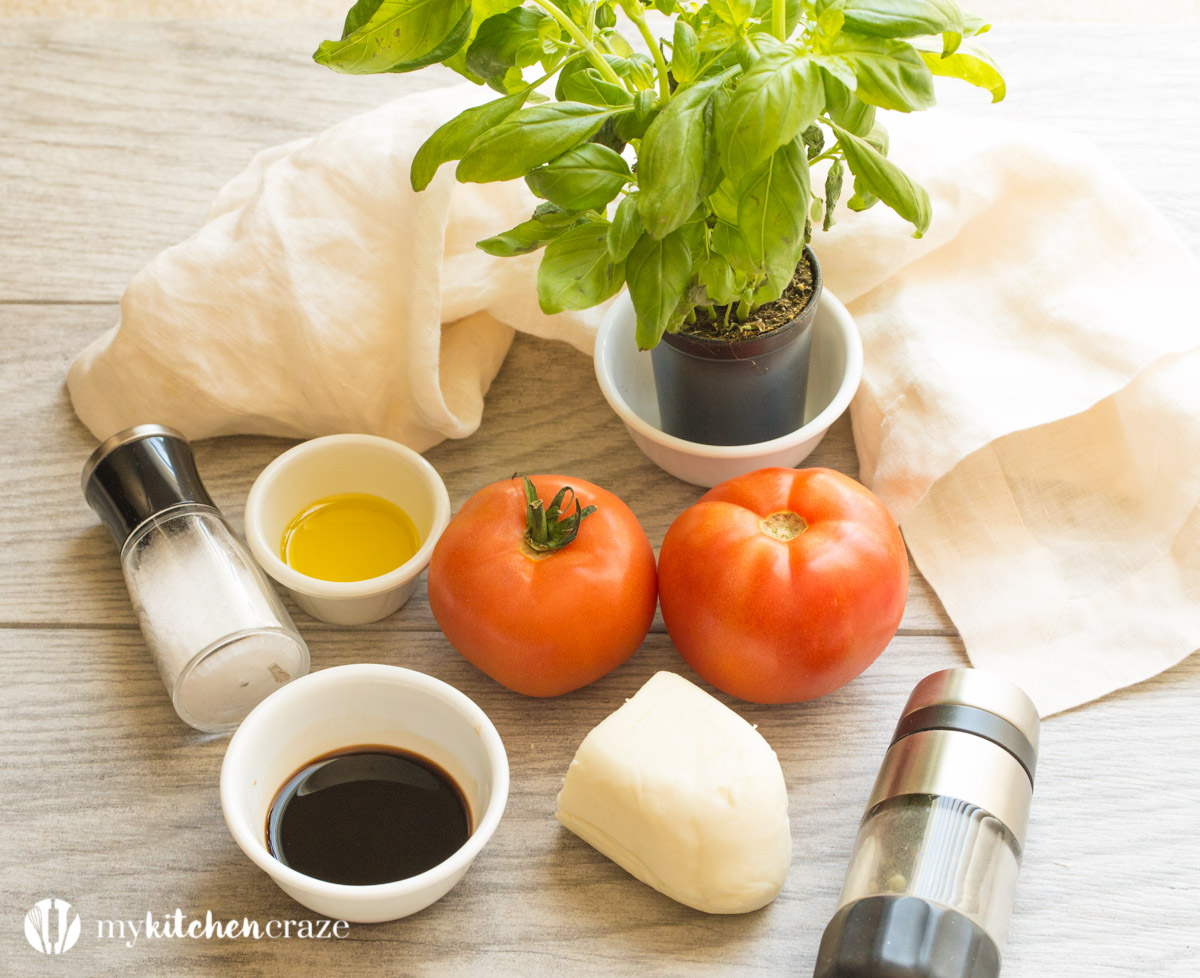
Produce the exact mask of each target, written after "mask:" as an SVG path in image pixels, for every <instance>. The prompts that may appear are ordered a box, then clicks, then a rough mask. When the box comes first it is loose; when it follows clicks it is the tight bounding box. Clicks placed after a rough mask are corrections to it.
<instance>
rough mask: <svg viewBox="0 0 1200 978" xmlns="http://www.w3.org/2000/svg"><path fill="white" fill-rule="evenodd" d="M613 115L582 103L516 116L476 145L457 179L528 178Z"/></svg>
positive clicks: (547, 106) (533, 108)
mask: <svg viewBox="0 0 1200 978" xmlns="http://www.w3.org/2000/svg"><path fill="white" fill-rule="evenodd" d="M613 111H614V110H613V109H606V108H599V107H597V106H594V105H584V104H583V103H582V102H547V103H546V104H545V105H533V106H530V107H529V108H526V109H521V110H520V111H519V112H514V113H513V114H512V115H510V116H509V117H508V118H507V119H505V120H504V121H503V122H501V123H500V124H499V125H497V126H494V127H493V128H492V129H490V130H489V131H487V132H485V133H484V134H483V135H481V136H480V137H479V138H478V139H476V140H475V142H474V143H472V144H471V148H470V150H468V151H467V153H466V155H464V156H463V158H462V160H461V161H460V162H459V164H458V170H457V171H456V172H457V176H458V179H459V181H460V182H461V183H490V182H492V181H495V180H513V179H515V178H516V177H523V176H524V175H525V174H526V173H528V172H529V171H530V170H532V169H533V168H534V167H535V166H538V165H539V164H541V163H545V162H547V161H549V160H552V159H554V158H555V157H556V156H562V154H563V153H565V152H566V151H567V150H569V149H570V148H571V147H572V146H575V145H576V144H578V143H581V142H583V141H585V140H587V139H589V138H590V137H591V136H592V135H593V134H594V133H595V132H596V130H597V129H599V128H600V127H601V126H602V125H603V124H604V120H605V119H607V118H608V117H609V116H610V115H612V113H613Z"/></svg>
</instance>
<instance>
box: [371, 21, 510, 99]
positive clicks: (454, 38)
mask: <svg viewBox="0 0 1200 978" xmlns="http://www.w3.org/2000/svg"><path fill="white" fill-rule="evenodd" d="M470 33H471V11H470V10H468V11H467V12H466V13H465V14H463V15H462V20H460V21H459V22H458V24H457V26H455V28H454V30H452V31H451V32H450V35H449V37H447V38H446V39H445V40H444V41H442V43H441V44H439V45H438V46H437V47H436V48H434V49H433V50H432V51H430V52H429V53H428V54H425V55H422V56H421V57H419V58H414V59H412V60H411V61H401V62H400V63H399V64H394V65H392V66H391V67H390V68H389V69H388V72H389V73H391V74H397V75H398V74H402V73H404V72H406V71H416V70H417V69H418V68H424V67H425V66H426V65H431V64H436V63H437V62H439V61H445V60H446V59H447V58H449V57H452V56H453V55H455V54H456V53H457V52H458V51H459V50H460V49H461V48H462V47H463V45H465V44H466V43H467V38H468V37H469V36H470ZM513 91H516V88H514V89H513Z"/></svg>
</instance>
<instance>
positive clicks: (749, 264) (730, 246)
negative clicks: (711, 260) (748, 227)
mask: <svg viewBox="0 0 1200 978" xmlns="http://www.w3.org/2000/svg"><path fill="white" fill-rule="evenodd" d="M710 245H711V247H712V250H713V252H715V253H716V254H718V255H720V256H721V257H722V258H724V259H725V260H726V261H727V262H729V264H730V266H731V267H732V268H733V269H735V270H736V271H738V272H740V273H741V274H742V275H754V274H756V273H757V271H758V267H757V265H756V264H755V261H754V259H753V258H752V257H751V256H750V246H749V245H748V244H746V236H745V235H744V234H742V232H741V231H739V230H738V229H737V227H735V226H734V225H732V224H726V223H725V222H724V221H718V222H717V224H716V226H715V227H714V228H713V229H712V236H711V239H710Z"/></svg>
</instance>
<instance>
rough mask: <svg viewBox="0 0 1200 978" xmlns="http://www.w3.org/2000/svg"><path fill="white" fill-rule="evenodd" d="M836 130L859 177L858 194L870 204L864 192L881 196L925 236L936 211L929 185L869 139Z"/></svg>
mask: <svg viewBox="0 0 1200 978" xmlns="http://www.w3.org/2000/svg"><path fill="white" fill-rule="evenodd" d="M833 131H834V132H835V133H836V134H837V137H838V142H839V143H840V144H841V146H842V151H843V152H844V153H845V154H846V166H848V167H849V168H850V172H851V173H853V174H854V176H855V181H854V187H855V191H856V196H858V197H859V198H860V200H862V201H863V202H864V203H866V204H867V205H868V206H869V200H870V198H869V196H864V194H863V192H862V191H864V190H865V191H866V192H867V194H868V195H874V196H875V197H878V198H879V199H880V200H882V201H883V202H884V203H885V204H887V205H888V207H890V208H891V209H892V210H894V211H895V212H896V213H897V214H899V215H900V216H901V217H902V218H904V219H905V220H906V221H908V222H910V223H911V224H912V225H913V227H914V228H916V233H915V234H914V235H913V237H914V238H919V237H921V235H923V234H924V233H925V232H926V231H927V230H928V228H929V221H930V219H931V217H932V214H933V209H932V205H931V204H930V203H929V194H927V193H926V192H925V188H924V187H922V186H920V184H917V183H914V182H913V181H912V180H911V179H910V178H909V176H908V174H906V173H905V172H904V171H903V170H901V169H900V167H898V166H896V164H895V163H893V162H892V161H891V160H889V159H888V158H887V157H886V156H884V155H883V154H882V153H880V152H879V150H877V149H876V148H875V147H874V146H872V145H871V144H870V143H868V142H867V141H866V140H865V139H859V138H858V136H855V135H853V134H852V133H849V132H847V131H846V130H844V129H839V128H838V127H837V126H834V127H833ZM860 188H861V189H860ZM853 203H854V202H853V201H852V202H851V206H852V207H853Z"/></svg>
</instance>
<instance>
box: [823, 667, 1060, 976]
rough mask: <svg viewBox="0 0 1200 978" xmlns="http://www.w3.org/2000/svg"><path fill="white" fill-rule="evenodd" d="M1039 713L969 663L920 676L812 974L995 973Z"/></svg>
mask: <svg viewBox="0 0 1200 978" xmlns="http://www.w3.org/2000/svg"><path fill="white" fill-rule="evenodd" d="M1039 726H1040V720H1039V717H1038V711H1037V708H1036V707H1035V706H1034V704H1033V701H1032V700H1031V699H1030V698H1029V697H1028V696H1027V695H1026V694H1025V692H1024V691H1023V690H1021V689H1020V688H1019V687H1017V686H1015V685H1013V684H1012V683H1010V682H1008V681H1007V680H1006V679H1003V678H1001V677H999V676H996V675H993V674H991V673H987V672H981V671H979V670H977V669H947V670H945V671H943V672H937V673H934V674H933V675H931V676H926V677H925V678H924V679H923V680H921V682H919V683H918V684H917V686H916V688H915V689H914V690H913V692H912V694H911V695H910V696H909V698H908V703H907V705H906V706H905V707H904V712H903V714H901V717H900V722H899V724H898V725H897V727H896V732H895V734H894V735H893V737H892V743H891V746H890V747H889V748H888V751H887V754H886V755H885V756H884V759H883V763H882V765H881V766H880V769H879V775H878V777H877V778H876V780H875V787H874V790H873V791H872V792H871V797H870V799H869V800H868V801H867V810H866V814H865V815H864V816H863V820H862V823H861V825H860V826H859V831H858V838H857V839H856V840H855V843H854V852H853V854H852V856H851V857H850V868H849V870H848V871H847V873H846V881H845V884H844V885H843V887H842V893H841V897H840V898H839V900H838V907H837V910H836V912H835V913H834V916H833V918H832V920H830V922H829V924H828V926H827V927H826V928H825V933H824V935H823V936H822V938H821V947H820V950H819V952H818V954H817V964H816V968H815V970H814V972H813V975H814V978H996V976H997V975H999V973H1000V948H1001V946H1002V945H1003V943H1004V936H1005V932H1006V930H1007V928H1008V919H1009V915H1010V912H1011V910H1012V899H1013V891H1014V889H1015V887H1016V882H1017V871H1018V868H1019V865H1020V860H1021V852H1022V849H1023V848H1024V845H1025V828H1026V824H1027V822H1028V819H1029V806H1030V802H1031V801H1032V798H1033V774H1034V768H1035V767H1036V764H1037V750H1038V729H1039Z"/></svg>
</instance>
